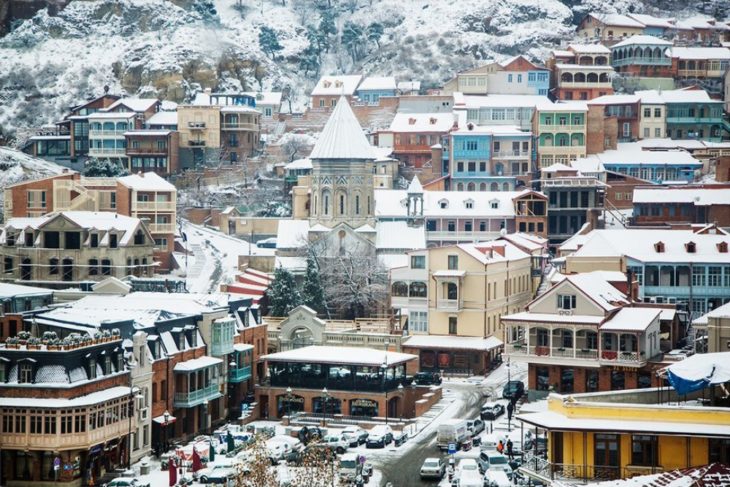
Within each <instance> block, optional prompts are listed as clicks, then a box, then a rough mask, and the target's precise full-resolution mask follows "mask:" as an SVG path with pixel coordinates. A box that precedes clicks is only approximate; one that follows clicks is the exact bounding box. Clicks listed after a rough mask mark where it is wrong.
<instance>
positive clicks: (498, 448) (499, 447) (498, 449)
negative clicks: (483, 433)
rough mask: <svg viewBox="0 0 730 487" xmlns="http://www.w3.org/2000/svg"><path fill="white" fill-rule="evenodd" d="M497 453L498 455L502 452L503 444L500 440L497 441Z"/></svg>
mask: <svg viewBox="0 0 730 487" xmlns="http://www.w3.org/2000/svg"><path fill="white" fill-rule="evenodd" d="M497 451H498V452H499V453H502V452H504V443H502V440H499V443H497Z"/></svg>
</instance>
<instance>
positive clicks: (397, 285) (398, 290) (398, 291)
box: [391, 281, 408, 297]
mask: <svg viewBox="0 0 730 487" xmlns="http://www.w3.org/2000/svg"><path fill="white" fill-rule="evenodd" d="M391 293H392V294H393V296H399V297H406V296H408V284H406V283H405V282H403V281H396V282H394V283H393V285H392V286H391Z"/></svg>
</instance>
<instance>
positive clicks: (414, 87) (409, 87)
mask: <svg viewBox="0 0 730 487" xmlns="http://www.w3.org/2000/svg"><path fill="white" fill-rule="evenodd" d="M398 89H399V90H400V91H419V90H420V89H421V82H420V81H401V82H400V83H398Z"/></svg>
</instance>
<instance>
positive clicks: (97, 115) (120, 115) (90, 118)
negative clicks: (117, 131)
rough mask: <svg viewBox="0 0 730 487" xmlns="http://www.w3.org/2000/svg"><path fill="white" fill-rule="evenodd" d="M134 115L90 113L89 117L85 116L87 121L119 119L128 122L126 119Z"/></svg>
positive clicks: (128, 113)
mask: <svg viewBox="0 0 730 487" xmlns="http://www.w3.org/2000/svg"><path fill="white" fill-rule="evenodd" d="M135 115H136V114H135V113H134V112H95V113H90V114H89V115H87V116H86V118H88V119H89V120H92V119H97V118H100V119H107V118H111V119H115V118H119V119H124V120H128V119H130V118H132V117H134V116H135Z"/></svg>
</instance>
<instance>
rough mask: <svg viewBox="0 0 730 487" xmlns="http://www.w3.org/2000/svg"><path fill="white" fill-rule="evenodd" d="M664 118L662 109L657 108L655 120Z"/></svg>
mask: <svg viewBox="0 0 730 487" xmlns="http://www.w3.org/2000/svg"><path fill="white" fill-rule="evenodd" d="M661 116H662V109H661V108H655V109H654V118H661Z"/></svg>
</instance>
